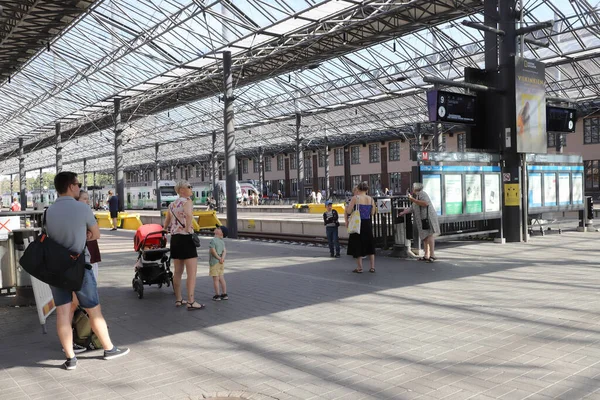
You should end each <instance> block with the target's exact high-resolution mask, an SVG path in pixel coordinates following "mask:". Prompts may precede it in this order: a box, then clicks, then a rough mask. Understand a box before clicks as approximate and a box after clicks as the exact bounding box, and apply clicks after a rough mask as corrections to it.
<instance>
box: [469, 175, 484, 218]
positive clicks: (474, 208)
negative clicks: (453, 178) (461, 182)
mask: <svg viewBox="0 0 600 400" xmlns="http://www.w3.org/2000/svg"><path fill="white" fill-rule="evenodd" d="M465 187H466V198H467V202H466V208H465V212H466V213H467V214H473V213H480V212H482V211H483V204H482V201H481V175H479V174H477V175H474V174H467V175H465Z"/></svg>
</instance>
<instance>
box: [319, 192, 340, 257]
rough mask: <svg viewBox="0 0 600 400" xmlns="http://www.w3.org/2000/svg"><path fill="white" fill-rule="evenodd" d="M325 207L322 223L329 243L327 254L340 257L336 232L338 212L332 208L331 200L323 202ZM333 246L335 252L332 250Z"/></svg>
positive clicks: (338, 224) (338, 218) (338, 220)
mask: <svg viewBox="0 0 600 400" xmlns="http://www.w3.org/2000/svg"><path fill="white" fill-rule="evenodd" d="M325 209H326V211H325V212H324V213H323V223H324V224H325V232H326V233H327V242H328V243H329V254H330V255H331V257H335V258H340V239H339V234H338V227H339V226H340V217H339V215H338V212H337V211H336V210H334V209H333V202H332V201H331V200H327V201H326V202H325ZM334 247H335V253H334V252H333V250H334Z"/></svg>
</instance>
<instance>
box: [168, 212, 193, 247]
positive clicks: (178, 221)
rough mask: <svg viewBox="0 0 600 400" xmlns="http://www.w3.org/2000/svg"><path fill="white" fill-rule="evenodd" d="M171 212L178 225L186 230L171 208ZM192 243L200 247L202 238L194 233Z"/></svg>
mask: <svg viewBox="0 0 600 400" xmlns="http://www.w3.org/2000/svg"><path fill="white" fill-rule="evenodd" d="M169 211H171V214H173V217H175V221H177V223H178V224H179V225H181V226H182V227H183V229H185V224H182V223H181V221H180V220H179V218H177V215H175V213H174V212H173V209H172V208H171V207H169ZM192 241H193V242H194V246H196V247H200V238H199V237H198V234H197V233H196V232H192Z"/></svg>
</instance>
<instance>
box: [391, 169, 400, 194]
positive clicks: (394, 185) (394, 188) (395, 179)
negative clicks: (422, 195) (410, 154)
mask: <svg viewBox="0 0 600 400" xmlns="http://www.w3.org/2000/svg"><path fill="white" fill-rule="evenodd" d="M401 182H402V181H401V175H400V172H391V173H390V187H389V188H388V189H390V191H391V192H392V194H395V195H398V194H401V193H402V183H401Z"/></svg>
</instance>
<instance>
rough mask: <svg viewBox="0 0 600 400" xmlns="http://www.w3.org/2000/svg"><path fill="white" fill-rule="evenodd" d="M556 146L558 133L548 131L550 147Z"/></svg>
mask: <svg viewBox="0 0 600 400" xmlns="http://www.w3.org/2000/svg"><path fill="white" fill-rule="evenodd" d="M554 147H556V134H555V133H552V132H548V148H549V149H550V148H554Z"/></svg>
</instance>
